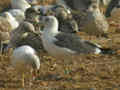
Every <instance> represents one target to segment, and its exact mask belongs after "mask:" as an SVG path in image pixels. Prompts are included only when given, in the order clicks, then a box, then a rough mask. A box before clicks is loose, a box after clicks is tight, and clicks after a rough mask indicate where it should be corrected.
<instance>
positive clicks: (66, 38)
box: [41, 16, 113, 59]
mask: <svg viewBox="0 0 120 90" xmlns="http://www.w3.org/2000/svg"><path fill="white" fill-rule="evenodd" d="M42 21H43V23H45V27H44V30H43V33H42V35H41V39H42V42H43V46H44V49H45V50H46V51H47V52H48V53H49V54H50V55H51V56H54V57H56V58H69V59H70V58H71V56H74V55H77V54H78V55H79V54H101V53H103V54H111V53H113V51H112V50H110V49H104V48H102V47H100V46H99V45H97V44H94V43H92V42H90V41H86V40H82V39H81V38H80V37H79V36H77V35H75V34H71V33H64V32H60V31H58V27H59V26H58V20H57V18H56V17H54V16H44V17H43V20H42Z"/></svg>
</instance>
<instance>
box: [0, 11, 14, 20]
mask: <svg viewBox="0 0 120 90" xmlns="http://www.w3.org/2000/svg"><path fill="white" fill-rule="evenodd" d="M2 16H3V17H5V18H6V19H7V20H13V19H15V18H14V17H13V16H12V15H11V14H10V13H9V12H4V13H3V14H2Z"/></svg>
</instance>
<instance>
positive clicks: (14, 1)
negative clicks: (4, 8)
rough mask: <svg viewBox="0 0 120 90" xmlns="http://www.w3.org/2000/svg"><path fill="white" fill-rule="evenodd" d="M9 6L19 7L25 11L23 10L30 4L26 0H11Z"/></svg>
mask: <svg viewBox="0 0 120 90" xmlns="http://www.w3.org/2000/svg"><path fill="white" fill-rule="evenodd" d="M11 6H12V8H13V9H21V10H23V11H24V12H25V10H26V9H27V8H29V7H31V5H30V4H29V3H28V2H27V1H26V0H11Z"/></svg>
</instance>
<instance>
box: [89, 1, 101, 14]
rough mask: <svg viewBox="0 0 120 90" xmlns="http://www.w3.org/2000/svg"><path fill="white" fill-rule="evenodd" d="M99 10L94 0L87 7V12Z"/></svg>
mask: <svg viewBox="0 0 120 90" xmlns="http://www.w3.org/2000/svg"><path fill="white" fill-rule="evenodd" d="M97 10H99V5H98V3H96V2H93V3H92V4H91V5H90V6H89V7H88V12H94V11H97Z"/></svg>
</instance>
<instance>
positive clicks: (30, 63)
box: [11, 45, 40, 87]
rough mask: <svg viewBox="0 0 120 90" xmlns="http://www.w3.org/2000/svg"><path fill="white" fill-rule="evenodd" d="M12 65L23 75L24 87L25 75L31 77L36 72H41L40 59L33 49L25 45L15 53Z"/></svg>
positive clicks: (12, 57)
mask: <svg viewBox="0 0 120 90" xmlns="http://www.w3.org/2000/svg"><path fill="white" fill-rule="evenodd" d="M11 64H12V66H13V67H14V68H15V69H16V70H17V71H18V72H19V73H20V74H21V76H22V87H24V79H25V74H26V75H28V76H27V77H30V75H31V74H32V73H33V71H34V70H35V72H36V71H37V70H39V68H40V59H39V57H38V55H37V54H36V51H35V50H34V49H33V48H32V47H30V46H28V45H24V46H21V47H18V48H16V49H15V50H14V51H13V53H12V56H11ZM27 73H28V74H27ZM29 73H30V74H29Z"/></svg>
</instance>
